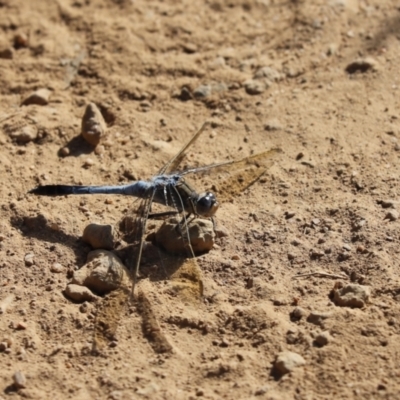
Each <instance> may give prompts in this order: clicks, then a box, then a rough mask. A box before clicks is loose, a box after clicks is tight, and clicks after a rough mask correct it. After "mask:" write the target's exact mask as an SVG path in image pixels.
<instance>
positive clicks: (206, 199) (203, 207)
mask: <svg viewBox="0 0 400 400" xmlns="http://www.w3.org/2000/svg"><path fill="white" fill-rule="evenodd" d="M218 207H219V203H218V201H217V199H216V197H215V195H214V193H212V192H204V193H200V194H199V196H198V198H197V201H196V212H197V214H198V215H201V216H202V217H207V218H209V217H212V216H213V215H214V214H215V213H216V211H217V210H218Z"/></svg>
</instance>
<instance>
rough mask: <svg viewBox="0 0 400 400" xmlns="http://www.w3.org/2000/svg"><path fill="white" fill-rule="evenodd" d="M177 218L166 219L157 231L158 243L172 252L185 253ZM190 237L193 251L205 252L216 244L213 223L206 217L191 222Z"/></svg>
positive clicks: (156, 238)
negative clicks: (178, 230)
mask: <svg viewBox="0 0 400 400" xmlns="http://www.w3.org/2000/svg"><path fill="white" fill-rule="evenodd" d="M178 223H179V220H178V219H177V218H170V219H168V220H166V221H165V222H164V223H163V225H162V226H161V227H160V229H159V230H158V231H157V232H156V235H155V240H156V243H157V244H159V245H160V246H161V247H163V248H164V249H165V250H166V251H168V252H170V253H185V252H186V249H185V246H184V242H183V240H182V237H181V236H180V235H179V234H178V232H177V231H176V225H177V224H178ZM189 237H190V243H191V245H192V248H193V251H194V252H195V253H196V254H197V253H204V252H206V251H209V250H211V249H212V248H213V246H214V241H215V233H214V227H213V223H212V222H211V221H210V220H206V219H195V220H193V221H191V222H190V224H189Z"/></svg>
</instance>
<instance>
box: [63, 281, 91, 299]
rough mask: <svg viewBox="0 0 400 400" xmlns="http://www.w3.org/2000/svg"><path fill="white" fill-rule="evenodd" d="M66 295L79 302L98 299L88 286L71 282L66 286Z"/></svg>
mask: <svg viewBox="0 0 400 400" xmlns="http://www.w3.org/2000/svg"><path fill="white" fill-rule="evenodd" d="M65 296H67V297H68V298H70V299H71V300H73V301H76V302H78V303H83V302H84V301H96V300H97V296H96V295H94V294H93V293H92V292H91V291H90V290H89V289H88V288H87V287H84V286H80V285H75V284H72V283H70V284H69V285H67V287H66V288H65Z"/></svg>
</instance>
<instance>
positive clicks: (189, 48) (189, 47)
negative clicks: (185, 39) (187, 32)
mask: <svg viewBox="0 0 400 400" xmlns="http://www.w3.org/2000/svg"><path fill="white" fill-rule="evenodd" d="M182 48H183V51H184V52H185V53H187V54H193V53H196V51H197V46H196V45H195V44H194V43H184V44H183V45H182Z"/></svg>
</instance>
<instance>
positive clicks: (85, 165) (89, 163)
mask: <svg viewBox="0 0 400 400" xmlns="http://www.w3.org/2000/svg"><path fill="white" fill-rule="evenodd" d="M93 165H94V161H93V159H92V158H87V159H86V160H85V161H84V163H83V165H82V166H83V168H90V167H92V166H93Z"/></svg>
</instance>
